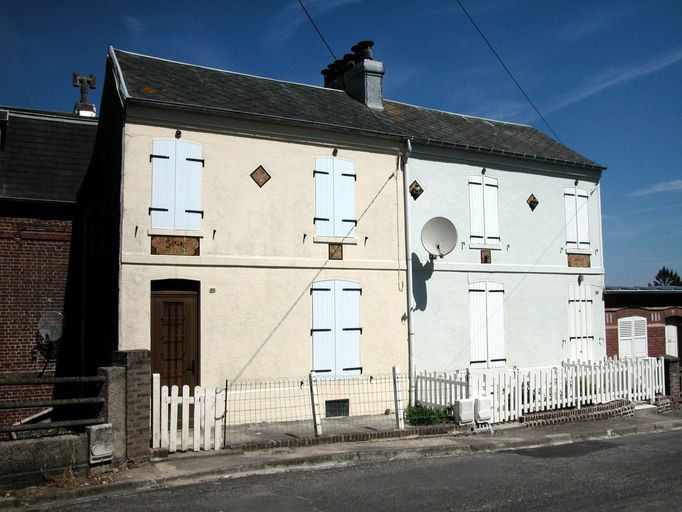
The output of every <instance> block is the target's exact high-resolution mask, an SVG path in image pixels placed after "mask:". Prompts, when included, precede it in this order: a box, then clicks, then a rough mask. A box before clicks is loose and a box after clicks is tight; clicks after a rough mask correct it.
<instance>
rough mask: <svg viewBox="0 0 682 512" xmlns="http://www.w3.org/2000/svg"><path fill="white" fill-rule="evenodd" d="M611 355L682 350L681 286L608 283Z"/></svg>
mask: <svg viewBox="0 0 682 512" xmlns="http://www.w3.org/2000/svg"><path fill="white" fill-rule="evenodd" d="M604 303H605V311H606V349H607V355H608V356H615V355H619V356H650V357H660V356H662V355H666V354H667V355H671V356H676V357H679V355H680V354H682V347H681V346H680V345H681V342H682V336H681V333H680V330H681V328H680V326H681V325H682V287H681V286H649V287H629V288H624V287H607V288H606V289H605V290H604Z"/></svg>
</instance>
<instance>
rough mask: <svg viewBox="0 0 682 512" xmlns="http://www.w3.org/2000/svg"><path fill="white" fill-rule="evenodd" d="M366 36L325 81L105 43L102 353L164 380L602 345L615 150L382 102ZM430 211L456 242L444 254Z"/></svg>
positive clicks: (99, 240) (96, 328) (89, 279)
mask: <svg viewBox="0 0 682 512" xmlns="http://www.w3.org/2000/svg"><path fill="white" fill-rule="evenodd" d="M371 47H372V43H370V42H364V43H359V44H358V45H356V46H355V47H354V48H353V53H352V54H348V55H346V57H344V60H343V61H337V62H335V63H333V64H332V65H330V66H328V67H327V69H325V70H324V71H323V75H324V78H325V80H324V82H325V83H324V87H317V86H309V85H301V84H294V83H290V82H284V81H278V80H271V79H267V78H260V77H254V76H249V75H243V74H239V73H233V72H229V71H221V70H216V69H210V68H205V67H201V66H196V65H192V64H183V63H178V62H173V61H168V60H164V59H158V58H154V57H149V56H145V55H139V54H135V53H131V52H125V51H121V50H117V49H113V48H110V49H109V52H108V56H107V75H106V78H105V86H104V92H103V99H102V106H101V109H100V110H101V118H100V123H99V126H100V128H99V133H98V139H97V144H96V149H95V157H94V160H93V164H92V166H91V169H90V171H89V173H88V176H87V178H86V183H85V185H84V187H83V189H82V191H81V199H82V201H81V203H82V205H83V208H84V211H86V212H87V213H86V218H85V225H84V229H83V232H84V233H85V242H84V247H85V249H84V251H85V253H86V254H87V255H88V257H87V258H86V260H87V261H88V262H89V263H88V268H87V269H86V271H85V276H86V278H85V285H84V291H85V296H86V301H85V305H84V318H85V324H84V328H83V332H84V336H85V337H86V338H87V339H93V340H94V339H97V340H98V341H97V349H98V350H99V352H100V354H101V356H100V359H99V361H98V362H99V363H100V364H102V363H106V357H107V354H110V353H112V352H114V351H118V352H125V351H145V350H146V351H150V357H151V368H152V371H154V372H156V373H160V374H161V375H162V382H163V383H168V384H190V385H194V384H201V385H205V386H220V385H221V384H223V383H224V382H225V380H228V379H229V380H233V379H240V378H263V377H273V376H300V375H305V374H307V373H308V372H311V371H312V372H313V373H316V374H319V375H324V376H326V377H329V378H352V377H354V376H356V375H359V374H365V373H388V372H389V371H390V368H391V366H392V365H395V364H398V365H400V366H401V367H403V368H408V367H409V368H411V369H415V368H422V369H431V370H441V369H443V370H445V369H454V368H463V367H501V366H507V367H511V366H513V365H531V364H547V363H551V362H558V361H559V360H560V359H562V358H566V357H588V356H590V355H591V356H595V355H599V354H600V353H601V352H603V337H604V327H603V317H604V315H603V307H602V306H601V289H602V287H603V265H602V254H601V230H600V212H599V188H598V184H599V175H600V172H601V171H602V169H603V168H602V167H601V166H599V165H598V164H595V163H594V162H591V161H590V160H588V159H586V158H585V157H583V156H581V155H579V154H577V153H575V152H574V151H572V150H570V149H568V148H566V147H565V146H563V145H562V144H560V143H559V142H557V141H555V140H553V139H551V138H549V137H547V136H545V135H544V134H542V133H541V132H539V131H537V130H535V129H534V128H532V127H528V126H522V125H515V124H508V123H503V122H498V121H489V120H485V119H479V118H472V117H467V116H462V115H458V114H451V113H445V112H440V111H436V110H430V109H425V108H422V107H416V106H412V105H406V104H403V103H398V102H394V101H389V100H385V99H384V98H383V77H384V67H383V64H382V63H381V62H378V61H376V60H374V59H373V56H372V52H371ZM413 182H418V184H419V185H420V186H421V188H422V189H423V193H422V194H421V195H420V196H418V197H417V198H416V199H414V198H413V196H411V195H408V193H407V189H408V188H410V185H411V184H412V183H413ZM415 196H417V194H415ZM530 196H534V197H535V198H536V200H537V202H538V204H537V205H535V204H534V202H533V201H530V200H529V198H530ZM529 204H533V206H530V205H529ZM406 212H407V213H408V214H409V215H406ZM434 216H442V217H446V218H447V219H449V220H450V221H451V222H452V223H453V224H454V225H455V226H456V229H457V232H458V243H457V246H456V248H455V249H454V250H453V251H452V252H451V253H449V254H448V255H446V256H445V257H443V258H442V259H440V258H439V259H436V260H434V261H432V262H429V256H428V254H427V252H426V251H425V250H424V249H423V247H422V246H421V244H420V243H419V237H420V231H421V228H422V226H423V225H424V224H425V222H426V221H428V220H429V219H430V218H432V217H434ZM406 226H407V228H406ZM483 261H488V262H486V263H484V262H483ZM97 349H95V348H93V347H90V348H89V349H88V350H92V351H94V350H97Z"/></svg>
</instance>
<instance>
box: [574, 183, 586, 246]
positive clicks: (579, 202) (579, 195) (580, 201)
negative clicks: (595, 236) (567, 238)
mask: <svg viewBox="0 0 682 512" xmlns="http://www.w3.org/2000/svg"><path fill="white" fill-rule="evenodd" d="M575 192H576V194H575V201H576V206H575V208H576V232H577V236H576V241H577V242H578V248H579V249H589V248H590V223H589V216H588V204H587V199H588V194H587V190H584V189H581V188H577V189H575Z"/></svg>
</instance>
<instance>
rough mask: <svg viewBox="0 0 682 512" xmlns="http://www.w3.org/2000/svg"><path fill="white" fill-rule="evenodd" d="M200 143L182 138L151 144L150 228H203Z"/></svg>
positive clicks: (202, 161)
mask: <svg viewBox="0 0 682 512" xmlns="http://www.w3.org/2000/svg"><path fill="white" fill-rule="evenodd" d="M201 154H202V153H201V145H200V144H193V143H191V142H185V141H181V140H155V141H154V142H153V145H152V154H151V155H150V156H149V159H150V160H151V162H152V204H151V207H150V208H149V212H150V214H151V217H152V222H151V227H152V228H157V229H183V230H199V229H201V219H203V217H204V211H203V210H202V209H201V174H202V169H203V167H204V160H203V159H202V156H201Z"/></svg>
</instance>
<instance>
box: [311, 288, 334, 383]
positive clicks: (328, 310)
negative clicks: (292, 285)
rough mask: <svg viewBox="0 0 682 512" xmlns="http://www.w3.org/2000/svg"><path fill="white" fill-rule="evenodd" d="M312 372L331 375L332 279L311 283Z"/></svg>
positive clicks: (332, 341)
mask: <svg viewBox="0 0 682 512" xmlns="http://www.w3.org/2000/svg"><path fill="white" fill-rule="evenodd" d="M310 293H311V295H312V297H313V327H312V330H311V333H312V337H313V372H317V373H318V374H319V375H320V376H332V375H333V374H334V371H335V366H336V363H335V361H334V331H335V325H334V281H318V282H315V283H313V285H312V287H311V289H310Z"/></svg>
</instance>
